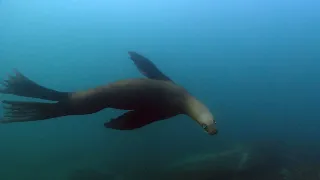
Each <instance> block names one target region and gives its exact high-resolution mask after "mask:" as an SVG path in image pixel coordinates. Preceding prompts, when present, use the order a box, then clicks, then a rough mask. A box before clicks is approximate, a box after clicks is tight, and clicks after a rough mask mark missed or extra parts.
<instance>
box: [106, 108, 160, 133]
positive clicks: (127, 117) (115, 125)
mask: <svg viewBox="0 0 320 180" xmlns="http://www.w3.org/2000/svg"><path fill="white" fill-rule="evenodd" d="M158 120H161V117H160V116H158V115H157V114H153V113H151V112H150V111H149V112H148V111H128V112H126V113H124V114H122V115H121V116H119V117H117V118H115V119H111V120H110V121H109V122H106V123H104V127H106V128H110V129H117V130H133V129H137V128H141V127H143V126H145V125H148V124H150V123H152V122H155V121H158Z"/></svg>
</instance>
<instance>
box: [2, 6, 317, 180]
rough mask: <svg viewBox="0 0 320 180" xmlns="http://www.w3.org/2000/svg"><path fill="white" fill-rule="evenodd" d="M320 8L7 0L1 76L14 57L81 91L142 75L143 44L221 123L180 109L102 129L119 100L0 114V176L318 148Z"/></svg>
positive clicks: (49, 82)
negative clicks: (129, 127) (269, 148)
mask: <svg viewBox="0 0 320 180" xmlns="http://www.w3.org/2000/svg"><path fill="white" fill-rule="evenodd" d="M319 8H320V1H317V0H280V1H279V0H278V1H276V0H268V1H253V0H244V1H237V0H234V1H231V0H215V1H214V0H197V1H195V0H193V1H191V0H170V1H169V0H153V1H147V0H135V1H129V0H117V1H108V0H105V1H102V0H90V1H89V0H55V1H49V0H28V1H18V0H2V1H0V59H1V60H0V62H1V66H0V77H1V78H2V79H5V78H6V77H7V75H8V74H11V73H12V69H14V68H16V69H18V70H19V71H21V72H22V73H23V74H25V75H26V76H28V77H29V78H31V79H32V80H34V81H36V82H37V83H39V84H41V85H44V86H46V87H50V88H53V89H56V90H60V91H76V90H83V89H87V88H91V87H95V86H98V85H102V84H106V83H110V82H113V81H116V80H121V79H125V78H133V77H143V76H142V75H141V74H140V73H139V71H138V70H137V69H136V68H135V66H134V64H133V63H132V62H131V60H130V59H129V58H128V54H127V52H128V51H136V52H139V53H141V54H142V55H144V56H146V57H148V58H149V59H151V60H152V61H153V62H154V63H155V64H156V65H157V66H158V67H159V68H160V69H161V70H162V71H163V72H164V73H165V74H167V75H168V76H170V77H171V78H172V79H174V81H175V82H177V83H178V84H179V85H181V86H184V87H185V88H186V89H188V91H190V92H191V93H192V94H193V95H195V96H196V97H197V98H199V99H200V100H201V101H202V102H203V103H205V104H206V105H207V106H208V107H209V108H210V109H211V111H212V112H213V114H214V115H215V117H216V120H217V125H218V127H219V134H218V135H217V136H209V135H207V134H205V133H204V132H203V130H202V129H201V128H200V127H199V126H197V125H196V124H195V123H194V122H193V121H192V120H191V119H190V118H189V117H186V116H177V117H175V118H171V119H169V120H167V121H162V122H157V123H154V124H151V125H149V126H146V127H144V128H141V129H138V130H134V131H115V130H110V129H105V128H104V126H103V123H104V122H106V121H108V120H109V119H110V118H113V117H116V116H118V115H120V114H121V113H122V112H121V111H119V110H104V111H101V112H99V113H97V114H93V115H87V116H70V117H63V118H57V119H52V120H46V121H41V122H40V121H38V122H28V123H13V124H6V125H1V126H0V167H1V168H0V179H1V180H2V179H3V180H20V179H21V180H29V179H32V180H38V179H39V180H64V179H68V178H67V176H68V174H70V173H72V172H74V171H75V170H77V169H94V170H96V171H100V172H116V173H118V174H125V173H128V172H143V171H151V170H149V169H159V167H160V166H161V167H163V166H166V165H167V164H170V163H171V162H173V161H179V160H180V159H183V158H184V157H186V156H192V155H193V154H202V153H203V154H204V153H213V152H218V151H224V150H225V149H228V148H229V147H231V146H232V144H234V143H242V142H246V143H247V142H260V143H263V142H265V141H268V142H272V141H280V142H290V143H293V144H295V145H296V146H295V147H302V146H303V147H304V149H307V150H303V153H305V155H308V154H314V159H316V157H317V158H319V157H320V156H318V155H317V149H316V148H308V146H309V145H310V144H312V147H317V143H319V138H320V133H319V129H320V113H319V107H320V95H319V92H320V80H319V77H320V71H319V69H320V61H319V59H320V51H319V47H320V33H319V32H320V13H319ZM1 99H2V100H3V99H15V100H17V99H20V100H21V99H23V98H21V97H14V96H10V95H2V96H1ZM1 112H2V110H1ZM319 145H320V144H319ZM319 154H320V153H319ZM319 163H320V160H319ZM137 164H138V165H137ZM319 167H320V166H319ZM318 170H319V172H320V168H319V169H318ZM213 177H215V176H214V175H213ZM308 180H313V179H308Z"/></svg>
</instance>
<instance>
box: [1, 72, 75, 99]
mask: <svg viewBox="0 0 320 180" xmlns="http://www.w3.org/2000/svg"><path fill="white" fill-rule="evenodd" d="M0 83H1V85H2V86H3V88H0V93H3V94H13V95H17V96H24V97H31V98H39V99H44V100H51V101H61V100H64V99H67V98H68V95H69V93H67V92H59V91H56V90H53V89H48V88H46V87H43V86H41V85H39V84H37V83H35V82H34V81H32V80H30V79H29V78H27V77H26V76H24V75H23V74H22V73H20V72H19V71H17V70H15V76H10V75H9V78H8V79H7V80H4V81H3V82H0Z"/></svg>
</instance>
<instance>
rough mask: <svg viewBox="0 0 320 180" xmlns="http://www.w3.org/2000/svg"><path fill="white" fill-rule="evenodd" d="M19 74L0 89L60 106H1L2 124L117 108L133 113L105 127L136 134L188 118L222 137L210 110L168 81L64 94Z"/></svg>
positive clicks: (125, 82) (137, 80)
mask: <svg viewBox="0 0 320 180" xmlns="http://www.w3.org/2000/svg"><path fill="white" fill-rule="evenodd" d="M154 67H156V66H154ZM159 72H160V71H159ZM15 74H16V75H15V76H10V77H9V79H8V80H5V81H4V82H3V83H2V84H3V85H4V87H5V88H3V89H0V93H4V94H13V95H17V96H24V97H31V98H40V99H44V100H51V101H57V102H54V103H46V102H23V101H2V103H3V104H4V109H5V114H4V116H3V118H2V119H0V123H13V122H26V121H37V120H45V119H52V118H57V117H62V116H71V115H86V114H92V113H96V112H98V111H101V110H103V109H105V108H115V109H121V110H128V112H126V113H124V114H122V115H121V116H119V117H117V118H114V119H111V121H108V122H106V123H105V127H106V128H111V129H118V130H133V129H137V128H141V127H143V126H145V125H148V124H150V123H153V122H156V121H160V120H165V119H168V118H171V117H174V116H177V115H180V114H185V115H187V116H189V117H191V118H192V119H194V120H195V121H196V122H197V123H198V124H199V125H200V126H201V127H202V128H203V129H204V130H205V131H206V132H207V133H208V134H210V135H213V134H217V132H218V131H217V128H216V121H215V120H214V117H213V115H212V114H211V112H210V111H209V109H208V108H207V107H206V106H205V105H204V104H202V103H201V102H200V101H199V100H198V99H196V98H195V97H194V96H192V95H191V94H190V93H188V92H187V91H186V90H185V89H184V88H183V87H181V86H178V85H176V84H175V83H172V82H171V81H169V80H158V79H157V78H156V77H155V78H153V79H152V78H135V79H125V80H120V81H116V82H112V83H109V84H106V85H103V86H98V87H95V88H90V89H87V90H84V91H75V92H60V91H56V90H53V89H49V88H46V87H43V86H41V85H39V84H37V83H35V82H34V81H32V80H30V79H29V78H27V77H26V76H24V75H23V74H22V73H20V72H19V71H16V72H15Z"/></svg>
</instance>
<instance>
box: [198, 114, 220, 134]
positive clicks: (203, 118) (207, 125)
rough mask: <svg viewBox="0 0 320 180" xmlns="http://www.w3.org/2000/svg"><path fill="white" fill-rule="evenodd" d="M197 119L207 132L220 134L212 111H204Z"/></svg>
mask: <svg viewBox="0 0 320 180" xmlns="http://www.w3.org/2000/svg"><path fill="white" fill-rule="evenodd" d="M195 120H196V121H197V122H198V123H199V124H200V126H201V127H202V128H203V130H204V131H205V132H207V133H208V134H209V135H215V134H218V129H217V126H216V124H217V122H216V120H215V119H214V117H213V115H212V114H211V112H209V111H208V112H202V113H200V114H199V115H198V117H197V118H195Z"/></svg>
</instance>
